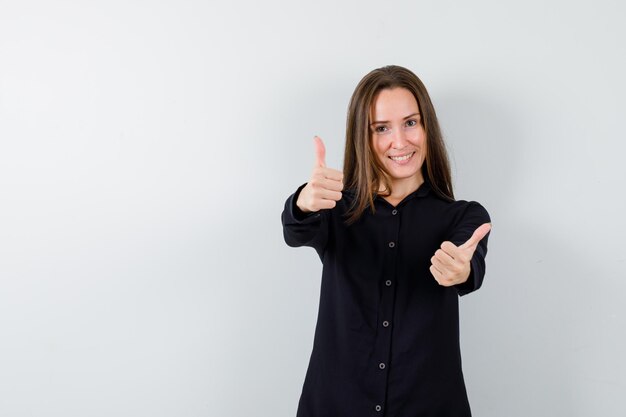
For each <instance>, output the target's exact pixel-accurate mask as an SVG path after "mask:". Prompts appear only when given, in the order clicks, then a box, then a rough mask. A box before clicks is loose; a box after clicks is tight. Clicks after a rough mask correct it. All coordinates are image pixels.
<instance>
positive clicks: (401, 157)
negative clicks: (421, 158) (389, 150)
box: [389, 152, 415, 163]
mask: <svg viewBox="0 0 626 417" xmlns="http://www.w3.org/2000/svg"><path fill="white" fill-rule="evenodd" d="M413 155H415V152H411V153H407V154H405V155H398V156H389V159H391V160H392V161H394V162H400V163H402V162H406V161H408V160H409V159H411V158H412V157H413Z"/></svg>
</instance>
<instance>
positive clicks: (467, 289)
mask: <svg viewBox="0 0 626 417" xmlns="http://www.w3.org/2000/svg"><path fill="white" fill-rule="evenodd" d="M490 222H491V218H490V217H489V213H487V210H485V208H484V207H483V206H482V205H480V204H479V203H477V202H475V201H471V202H469V203H468V206H467V208H466V210H465V211H464V213H463V215H462V216H461V218H460V220H459V221H458V222H457V224H456V225H455V227H454V229H453V231H452V235H451V236H450V238H449V239H448V240H449V241H450V242H452V243H454V244H455V245H457V246H459V245H462V244H463V243H465V242H467V240H468V239H469V238H470V237H472V234H473V233H474V231H475V230H476V229H477V228H478V227H479V226H480V225H482V224H484V223H490ZM490 234H491V232H489V233H487V235H486V236H485V237H484V238H482V240H481V241H480V242H479V243H478V246H477V247H476V251H475V252H474V255H473V256H472V260H471V261H470V267H471V272H470V275H469V277H468V278H467V281H465V282H464V283H462V284H457V285H455V286H454V287H455V288H456V290H457V292H458V294H459V295H460V296H463V295H465V294H469V293H471V292H473V291H476V290H477V289H479V288H480V287H481V285H482V283H483V278H484V276H485V271H486V264H485V257H486V256H487V241H488V240H489V235H490Z"/></svg>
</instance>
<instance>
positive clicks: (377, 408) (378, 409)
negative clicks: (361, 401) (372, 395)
mask: <svg viewBox="0 0 626 417" xmlns="http://www.w3.org/2000/svg"><path fill="white" fill-rule="evenodd" d="M374 409H376V411H380V410H382V409H383V408H382V407H381V406H380V405H378V404H376V407H374Z"/></svg>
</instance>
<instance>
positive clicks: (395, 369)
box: [282, 66, 491, 417]
mask: <svg viewBox="0 0 626 417" xmlns="http://www.w3.org/2000/svg"><path fill="white" fill-rule="evenodd" d="M315 149H316V165H315V168H314V169H313V173H312V175H311V178H310V180H309V181H308V182H307V183H306V184H304V185H302V186H300V187H299V188H298V189H297V191H296V192H295V193H294V194H293V195H291V196H290V197H289V198H288V199H287V202H286V203H285V209H284V211H283V213H282V223H283V231H284V236H285V241H286V242H287V244H288V245H289V246H311V247H313V248H314V249H315V250H316V251H317V253H318V255H319V256H320V259H321V260H322V263H323V272H322V286H321V293H320V305H319V312H318V320H317V326H316V329H315V338H314V344H313V351H312V354H311V359H310V363H309V367H308V370H307V374H306V378H305V381H304V386H303V389H302V395H301V397H300V402H299V405H298V413H297V416H298V417H350V416H354V417H364V416H383V415H384V416H387V417H391V416H397V417H418V416H438V417H444V416H450V417H452V416H454V417H461V416H470V415H471V412H470V407H469V403H468V399H467V394H466V390H465V384H464V381H463V373H462V369H461V354H460V348H459V310H458V297H459V295H464V294H467V293H469V292H472V291H474V290H476V289H478V288H479V287H480V286H481V284H482V280H483V276H484V274H485V255H486V253H487V234H488V233H489V230H490V227H491V226H490V219H489V215H488V213H487V211H486V210H485V209H484V208H483V207H482V206H481V205H480V204H478V203H476V202H467V201H455V200H454V194H453V191H452V182H451V175H450V167H449V162H448V157H447V153H446V149H445V145H444V142H443V139H442V137H441V132H440V129H439V124H438V121H437V116H436V115H435V110H434V108H433V105H432V103H431V100H430V98H429V96H428V92H427V91H426V88H425V87H424V85H423V84H422V82H421V81H420V80H419V78H418V77H417V76H416V75H415V74H413V73H412V72H411V71H409V70H408V69H406V68H402V67H398V66H387V67H383V68H379V69H376V70H374V71H372V72H370V73H369V74H367V75H366V76H365V77H364V78H363V79H362V80H361V82H360V83H359V84H358V86H357V87H356V90H355V91H354V94H353V95H352V99H351V101H350V105H349V109H348V120H347V129H346V147H345V158H344V169H343V172H341V171H338V170H335V169H332V168H328V167H326V164H325V149H324V144H323V142H322V140H321V139H320V138H318V137H316V138H315Z"/></svg>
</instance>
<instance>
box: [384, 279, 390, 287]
mask: <svg viewBox="0 0 626 417" xmlns="http://www.w3.org/2000/svg"><path fill="white" fill-rule="evenodd" d="M385 285H386V286H388V287H391V280H390V279H388V280H387V281H385Z"/></svg>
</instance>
